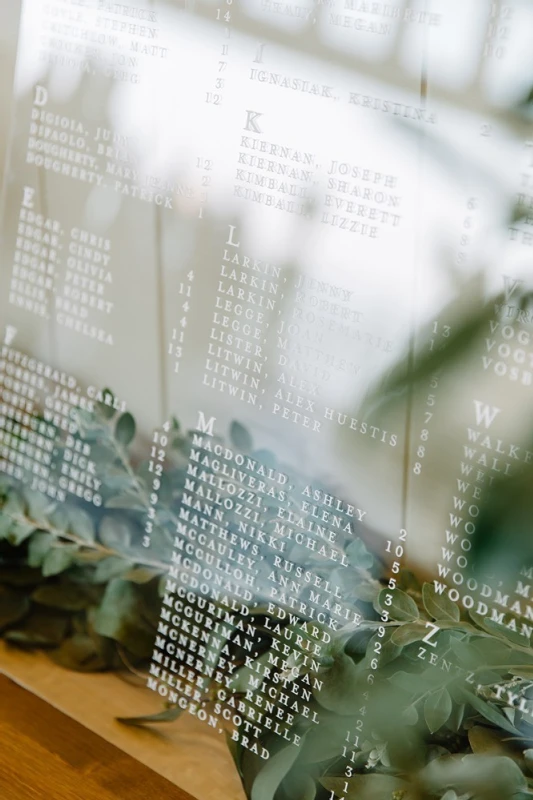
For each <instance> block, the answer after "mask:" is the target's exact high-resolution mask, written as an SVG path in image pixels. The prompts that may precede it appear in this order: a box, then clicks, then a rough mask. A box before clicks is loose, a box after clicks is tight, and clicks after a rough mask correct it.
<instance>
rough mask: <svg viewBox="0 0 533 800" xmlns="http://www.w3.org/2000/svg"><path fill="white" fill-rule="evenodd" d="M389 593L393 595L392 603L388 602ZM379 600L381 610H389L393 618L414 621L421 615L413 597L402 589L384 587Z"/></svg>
mask: <svg viewBox="0 0 533 800" xmlns="http://www.w3.org/2000/svg"><path fill="white" fill-rule="evenodd" d="M389 595H392V602H391V603H390V604H389V603H388V602H386V601H387V598H388V596H389ZM377 602H378V607H379V609H380V611H383V610H387V611H388V612H389V614H390V616H391V617H392V619H395V620H398V621H399V622H413V621H414V620H417V619H419V617H420V613H419V611H418V607H417V605H416V603H415V601H414V600H413V598H412V597H409V595H408V594H407V593H406V592H403V591H402V590H401V589H382V590H381V592H380V593H379V595H378V601H377Z"/></svg>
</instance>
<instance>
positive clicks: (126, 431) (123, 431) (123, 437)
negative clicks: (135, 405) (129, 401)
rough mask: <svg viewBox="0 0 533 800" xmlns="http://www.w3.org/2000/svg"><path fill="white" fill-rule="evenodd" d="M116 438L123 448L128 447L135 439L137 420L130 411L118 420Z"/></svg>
mask: <svg viewBox="0 0 533 800" xmlns="http://www.w3.org/2000/svg"><path fill="white" fill-rule="evenodd" d="M115 438H116V440H117V442H120V444H121V445H122V446H123V447H127V446H128V445H129V444H130V443H131V442H132V441H133V439H134V438H135V420H134V418H133V416H132V415H131V414H130V412H129V411H125V412H124V414H121V415H120V417H119V418H118V420H117V424H116V426H115Z"/></svg>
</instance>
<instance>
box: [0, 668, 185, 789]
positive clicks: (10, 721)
mask: <svg viewBox="0 0 533 800" xmlns="http://www.w3.org/2000/svg"><path fill="white" fill-rule="evenodd" d="M0 797H1V798H2V800H41V799H42V798H50V800H118V798H121V800H122V798H127V799H128V800H146V798H148V797H150V798H161V800H163V798H164V799H165V800H192V798H191V795H189V794H187V793H186V792H184V791H183V790H181V789H178V787H177V786H174V785H173V784H171V783H170V782H169V781H167V780H166V779H165V778H163V777H161V775H158V774H157V773H156V772H153V771H152V770H150V769H149V768H148V767H146V766H145V765H144V764H141V763H140V762H139V761H136V760H135V759H133V758H131V756H128V755H126V754H125V753H123V752H122V751H121V750H119V749H118V748H117V747H114V746H113V745H112V744H109V743H108V742H106V741H105V740H104V739H102V738H100V737H99V736H96V734H94V733H92V732H91V731H89V730H87V729H86V728H84V727H83V726H82V725H80V724H79V723H77V722H75V721H74V720H72V719H70V717H67V716H66V715H65V714H62V713H61V712H60V711H57V709H55V708H53V707H52V706H50V705H49V704H48V703H45V702H44V701H43V700H41V699H40V698H38V697H36V696H35V695H33V694H31V693H30V692H28V691H26V690H25V689H23V688H21V687H20V686H18V685H17V684H16V683H14V682H13V681H11V680H10V679H9V678H7V677H6V676H5V675H0Z"/></svg>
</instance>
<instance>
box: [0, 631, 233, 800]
mask: <svg viewBox="0 0 533 800" xmlns="http://www.w3.org/2000/svg"><path fill="white" fill-rule="evenodd" d="M0 673H4V674H5V675H7V676H10V677H11V678H13V679H14V680H15V681H16V683H17V684H19V685H21V686H24V687H25V688H26V689H29V691H30V693H31V694H36V695H37V696H38V697H39V698H41V699H42V700H44V701H46V704H49V705H51V706H52V707H54V708H56V709H58V710H59V711H60V712H62V713H63V714H66V715H67V716H68V717H69V718H72V719H74V720H75V721H77V722H78V723H79V724H81V726H82V728H83V729H89V730H90V731H92V732H93V733H95V734H97V738H102V739H103V740H105V741H106V742H110V743H111V744H113V745H115V747H116V748H117V749H118V750H119V751H120V752H124V753H127V754H128V755H129V756H131V757H132V758H133V759H134V760H135V761H139V762H141V763H142V764H145V765H146V766H147V767H148V768H149V769H150V770H153V771H155V772H157V773H158V774H159V775H162V776H164V777H165V778H166V779H167V780H168V781H170V782H171V783H172V784H174V785H176V786H178V787H180V788H182V789H183V790H184V791H185V792H188V793H189V795H192V796H193V797H194V798H197V800H221V798H222V799H223V800H245V796H244V792H243V789H242V784H241V781H240V779H239V776H238V773H237V770H236V769H235V765H234V763H233V759H232V757H231V755H230V752H229V750H228V747H227V745H226V742H225V739H224V737H223V736H220V735H219V734H218V732H217V731H215V730H214V729H213V728H210V727H208V726H207V725H205V723H203V722H200V721H199V720H198V719H196V718H195V717H192V716H191V715H190V714H183V715H182V716H181V717H180V719H179V720H177V721H176V722H172V723H169V724H166V725H151V726H149V727H147V728H133V727H127V726H125V725H121V724H120V723H118V722H117V721H116V719H115V718H116V717H131V716H134V715H142V714H153V713H154V712H157V711H161V708H162V705H161V701H160V698H158V697H157V696H156V695H155V694H154V693H153V692H150V691H148V689H146V688H141V687H139V686H133V685H131V684H130V683H129V682H127V681H126V680H124V677H121V676H119V675H117V674H115V673H110V672H109V673H98V674H84V673H79V672H72V671H71V670H65V669H62V668H61V667H58V666H56V665H55V664H52V663H51V661H50V659H49V658H48V657H47V656H46V655H44V653H38V652H26V651H21V650H19V649H16V648H13V647H7V646H6V645H5V643H4V642H2V641H1V640H0ZM15 720H16V718H15ZM25 732H26V733H27V735H30V736H31V735H32V731H31V730H28V731H25ZM35 735H38V734H35ZM38 741H39V742H40V741H41V740H40V739H38ZM44 741H45V744H46V745H47V746H51V745H50V744H48V742H47V740H46V737H45V740H44ZM67 746H68V742H67V743H65V742H62V747H67ZM89 748H90V745H89V739H87V745H86V749H89ZM67 752H68V751H67ZM72 757H74V756H72ZM83 757H84V754H83V753H79V752H78V755H77V758H83ZM76 764H77V762H73V765H74V766H76ZM119 796H120V795H119ZM124 797H125V798H126V800H127V795H124ZM149 797H151V795H149ZM0 800H4V795H3V794H2V793H1V792H0ZM45 800H49V798H48V797H45ZM50 800H54V797H53V796H52V797H51V798H50Z"/></svg>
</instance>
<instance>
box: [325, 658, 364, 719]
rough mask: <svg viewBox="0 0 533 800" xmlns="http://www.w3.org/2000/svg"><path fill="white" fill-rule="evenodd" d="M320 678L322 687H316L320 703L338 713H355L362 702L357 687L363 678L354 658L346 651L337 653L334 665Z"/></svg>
mask: <svg viewBox="0 0 533 800" xmlns="http://www.w3.org/2000/svg"><path fill="white" fill-rule="evenodd" d="M320 678H321V681H322V687H321V688H315V689H314V695H315V697H316V699H317V701H318V702H319V703H320V705H321V706H323V708H327V709H328V711H334V712H335V713H336V714H341V715H346V714H353V713H354V711H355V710H356V708H357V707H359V706H360V704H361V703H360V698H359V697H358V691H357V688H358V685H359V684H360V683H361V681H362V678H361V676H360V672H359V670H358V669H357V667H356V666H355V664H354V662H353V661H352V659H351V658H350V657H349V656H347V655H346V654H345V653H340V654H338V655H336V656H335V658H334V662H333V665H332V666H331V667H330V668H329V669H328V670H325V671H324V672H322V673H321V675H320Z"/></svg>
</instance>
